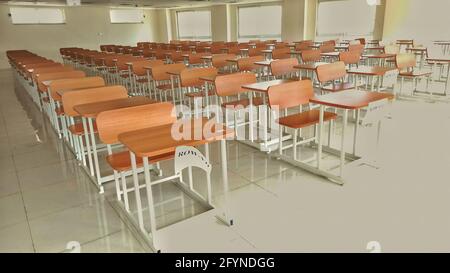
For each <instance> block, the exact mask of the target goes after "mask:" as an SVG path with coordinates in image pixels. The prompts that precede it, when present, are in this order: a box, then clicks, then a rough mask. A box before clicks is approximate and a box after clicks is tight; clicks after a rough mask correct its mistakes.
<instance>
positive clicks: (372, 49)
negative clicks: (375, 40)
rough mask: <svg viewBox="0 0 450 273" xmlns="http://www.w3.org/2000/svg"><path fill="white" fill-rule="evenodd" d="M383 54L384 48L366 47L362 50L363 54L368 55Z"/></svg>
mask: <svg viewBox="0 0 450 273" xmlns="http://www.w3.org/2000/svg"><path fill="white" fill-rule="evenodd" d="M373 51H375V52H377V53H384V46H368V47H365V48H364V52H365V54H370V52H373Z"/></svg>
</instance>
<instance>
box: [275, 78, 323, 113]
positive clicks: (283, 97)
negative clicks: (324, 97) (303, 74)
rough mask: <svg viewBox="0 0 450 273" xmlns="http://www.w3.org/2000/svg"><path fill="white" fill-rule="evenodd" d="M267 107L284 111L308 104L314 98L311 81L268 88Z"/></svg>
mask: <svg viewBox="0 0 450 273" xmlns="http://www.w3.org/2000/svg"><path fill="white" fill-rule="evenodd" d="M267 94H268V96H269V106H270V108H272V109H279V110H282V109H286V108H291V107H295V106H299V105H304V104H307V103H309V100H310V99H311V98H312V97H314V89H313V85H312V82H311V80H302V81H292V82H288V83H283V84H279V85H273V86H271V87H269V90H268V91H267Z"/></svg>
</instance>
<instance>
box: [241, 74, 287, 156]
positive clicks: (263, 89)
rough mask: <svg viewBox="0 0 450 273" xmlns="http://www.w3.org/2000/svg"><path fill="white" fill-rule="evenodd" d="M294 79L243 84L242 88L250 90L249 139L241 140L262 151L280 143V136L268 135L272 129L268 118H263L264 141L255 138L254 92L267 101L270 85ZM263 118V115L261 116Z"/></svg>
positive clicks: (269, 149)
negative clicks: (270, 137)
mask: <svg viewBox="0 0 450 273" xmlns="http://www.w3.org/2000/svg"><path fill="white" fill-rule="evenodd" d="M292 81H293V80H288V79H284V80H271V81H263V82H257V83H252V84H246V85H243V86H242V88H243V89H245V90H247V91H248V95H247V96H248V98H249V106H248V107H249V140H241V141H242V142H243V143H244V144H247V145H249V146H252V147H255V148H257V149H259V150H260V151H264V152H270V151H271V147H270V146H273V145H276V144H277V143H278V138H276V139H271V140H269V137H268V130H269V129H270V128H269V127H268V124H267V119H266V118H264V119H263V121H264V122H263V124H262V127H263V128H262V129H263V142H260V143H258V142H255V139H254V130H253V124H254V121H253V93H254V92H256V93H259V94H262V96H263V100H264V101H265V99H266V97H267V91H268V90H269V87H271V86H274V85H279V84H283V83H288V82H292ZM263 109H265V111H267V106H266V107H264V108H263ZM263 114H265V117H267V112H266V113H263ZM263 114H261V116H262V115H263ZM260 119H261V117H260Z"/></svg>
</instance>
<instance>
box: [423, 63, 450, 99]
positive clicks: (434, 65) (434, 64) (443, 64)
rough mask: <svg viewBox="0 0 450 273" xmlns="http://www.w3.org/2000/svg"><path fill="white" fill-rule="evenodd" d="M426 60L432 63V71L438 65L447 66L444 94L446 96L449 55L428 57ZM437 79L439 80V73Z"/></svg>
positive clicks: (449, 65) (448, 77)
mask: <svg viewBox="0 0 450 273" xmlns="http://www.w3.org/2000/svg"><path fill="white" fill-rule="evenodd" d="M427 62H428V63H429V64H432V65H433V71H435V70H436V67H437V66H438V65H442V66H445V65H446V66H447V77H446V79H445V88H444V96H447V91H448V82H449V80H450V56H449V55H447V56H441V57H430V58H427ZM438 81H441V75H439V79H438Z"/></svg>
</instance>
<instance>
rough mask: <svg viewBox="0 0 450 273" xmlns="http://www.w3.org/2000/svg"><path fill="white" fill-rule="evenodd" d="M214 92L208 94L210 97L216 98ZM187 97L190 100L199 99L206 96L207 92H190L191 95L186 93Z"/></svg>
mask: <svg viewBox="0 0 450 273" xmlns="http://www.w3.org/2000/svg"><path fill="white" fill-rule="evenodd" d="M214 94H215V93H214V92H212V91H209V92H208V96H214ZM185 96H186V97H189V98H199V97H204V96H205V92H203V91H198V92H190V93H186V94H185Z"/></svg>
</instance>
